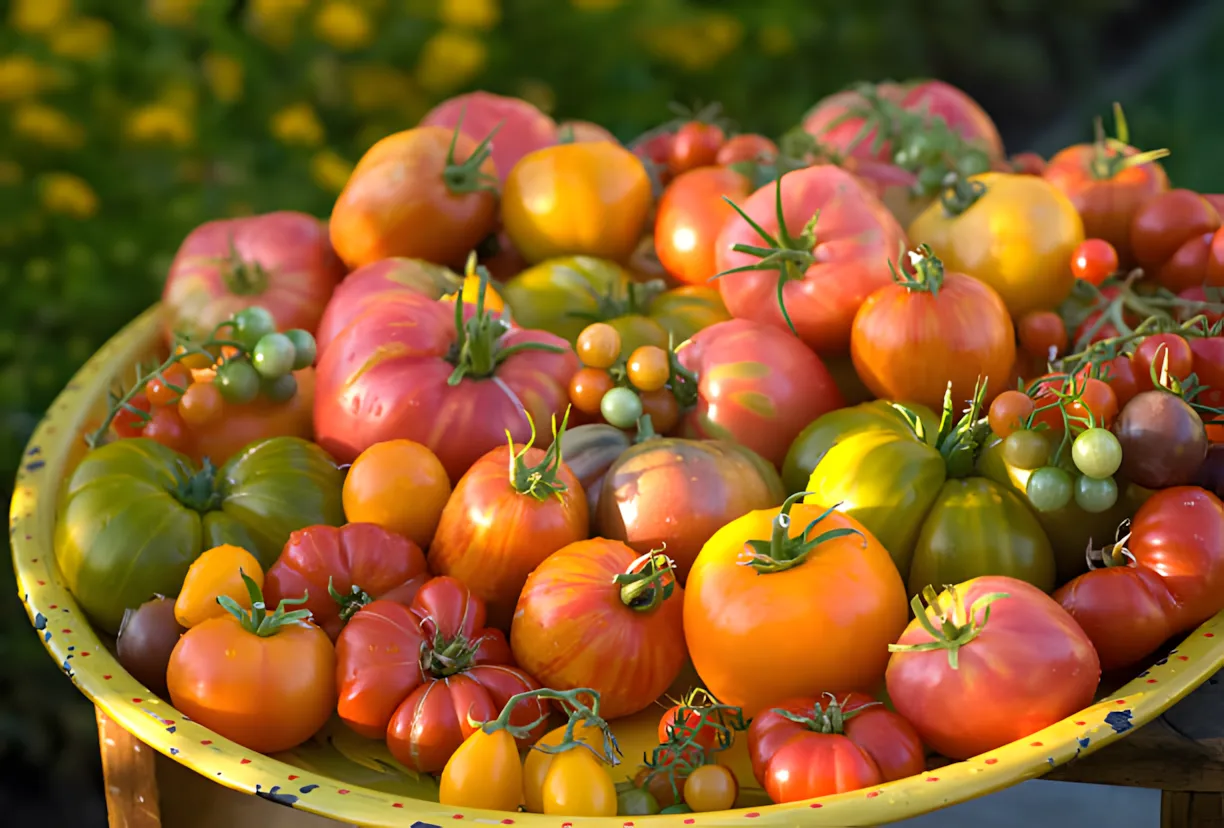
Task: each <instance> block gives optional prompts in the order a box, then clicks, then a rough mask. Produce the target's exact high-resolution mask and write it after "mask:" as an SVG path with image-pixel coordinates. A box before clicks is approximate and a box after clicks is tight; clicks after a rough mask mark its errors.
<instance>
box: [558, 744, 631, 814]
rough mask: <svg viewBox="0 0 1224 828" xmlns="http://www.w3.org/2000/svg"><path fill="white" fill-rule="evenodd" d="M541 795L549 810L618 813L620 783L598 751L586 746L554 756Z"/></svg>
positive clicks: (578, 812)
mask: <svg viewBox="0 0 1224 828" xmlns="http://www.w3.org/2000/svg"><path fill="white" fill-rule="evenodd" d="M540 796H541V798H542V799H543V801H544V807H543V809H542V810H543V812H544V813H546V814H556V815H558V816H566V817H599V816H616V785H615V784H614V783H613V782H612V777H611V776H609V775H608V771H607V770H606V769H605V768H604V766H603V764H601V763H600V761H599V759H597V758H596V757H595V754H593V753H591V751H589V750H587V749H586V748H583V747H576V748H572V749H570V750H566V751H563V752H562V753H558V754H557V755H556V756H554V757H553V760H552V762H550V763H549V765H548V773H546V774H545V775H544V784H543V786H542V787H541V789H540Z"/></svg>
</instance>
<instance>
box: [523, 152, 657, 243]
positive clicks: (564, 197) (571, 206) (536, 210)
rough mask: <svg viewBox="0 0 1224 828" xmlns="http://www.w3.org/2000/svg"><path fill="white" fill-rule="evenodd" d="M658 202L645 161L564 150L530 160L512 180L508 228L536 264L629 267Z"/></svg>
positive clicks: (538, 154) (625, 155)
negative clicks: (564, 260) (575, 259)
mask: <svg viewBox="0 0 1224 828" xmlns="http://www.w3.org/2000/svg"><path fill="white" fill-rule="evenodd" d="M652 202H653V196H652V193H651V186H650V176H649V175H647V173H646V167H645V166H643V165H642V162H641V160H640V159H639V158H638V157H637V156H636V155H634V154H633V153H632V152H630V151H629V150H627V149H625V148H624V147H622V146H619V145H617V144H611V143H608V142H606V141H597V142H589V143H581V144H558V145H556V146H552V147H545V148H544V149H540V150H536V151H535V152H533V153H530V154H529V155H527V156H525V157H523V158H522V159H521V160H520V161H519V162H518V163H517V164H515V165H514V168H513V169H512V170H510V174H509V175H508V176H507V177H506V185H505V190H504V192H503V193H502V201H501V205H502V222H503V224H504V226H505V228H506V233H507V235H508V236H509V237H510V240H511V242H513V243H514V246H515V247H516V248H518V251H519V252H520V253H522V254H523V258H524V259H526V260H527V261H528V262H529V263H531V264H535V263H537V262H542V261H544V260H545V259H549V258H553V257H557V256H573V255H584V256H595V257H598V258H601V259H612V260H614V261H618V262H623V261H627V260H628V259H629V257H630V256H632V255H633V252H634V250H635V249H636V248H637V246H638V242H639V240H640V239H641V237H642V231H643V228H644V227H645V224H646V218H647V215H648V214H649V212H650V207H651V204H652Z"/></svg>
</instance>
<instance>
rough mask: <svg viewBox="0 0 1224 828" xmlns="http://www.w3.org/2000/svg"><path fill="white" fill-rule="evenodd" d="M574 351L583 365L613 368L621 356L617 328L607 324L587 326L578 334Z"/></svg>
mask: <svg viewBox="0 0 1224 828" xmlns="http://www.w3.org/2000/svg"><path fill="white" fill-rule="evenodd" d="M574 351H575V352H576V353H577V354H578V359H580V360H582V364H583V365H587V366H590V367H591V368H611V367H612V366H613V365H614V364H616V360H618V359H619V358H620V355H621V338H620V333H618V332H617V330H616V328H614V327H612V326H611V325H609V324H607V323H606V322H596V323H594V324H592V325H587V326H586V327H585V328H583V329H582V333H580V334H578V339H577V341H576V342H575V343H574Z"/></svg>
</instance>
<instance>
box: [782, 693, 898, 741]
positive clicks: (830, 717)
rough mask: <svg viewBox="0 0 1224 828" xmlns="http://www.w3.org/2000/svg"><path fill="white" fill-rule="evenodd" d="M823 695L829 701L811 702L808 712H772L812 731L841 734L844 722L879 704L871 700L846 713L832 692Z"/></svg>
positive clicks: (843, 729) (844, 729) (844, 725)
mask: <svg viewBox="0 0 1224 828" xmlns="http://www.w3.org/2000/svg"><path fill="white" fill-rule="evenodd" d="M825 696H827V697H828V699H829V703H828V704H827V705H825V706H824V707H823V708H822V707H821V706H820V702H814V703H813V704H812V712H811V713H809V714H803V713H793V712H791V711H790V710H783V709H781V708H774V710H773V712H774V713H776V714H778V715H779V716H781V717H782V718H784V719H786V720H788V721H792V722H794V723H795V724H799V725H803V726H804V727H806V728H807V729H808V730H810V731H812V732H814V733H828V734H843V733H845V732H846V722H848V721H850V720H851V719H853V718H854V717H855V716H857V715H858V714H859V713H861V712H863V711H864V710H869V709H871V708H872V707H877V706H879V704H880V703H879V702H871V703H869V704H865V705H863V706H862V707H856V708H855V709H853V710H851V711H850V712H849V713H847V712H846V711H845V709H844V705H845V702H841V703H838V701H837V698H836V697H835V696H834V695H833V694H832V693H825Z"/></svg>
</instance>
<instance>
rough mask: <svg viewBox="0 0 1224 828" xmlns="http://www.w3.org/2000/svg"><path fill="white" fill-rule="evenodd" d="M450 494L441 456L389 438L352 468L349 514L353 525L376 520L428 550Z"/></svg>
mask: <svg viewBox="0 0 1224 828" xmlns="http://www.w3.org/2000/svg"><path fill="white" fill-rule="evenodd" d="M502 471H503V472H504V471H505V469H504V468H503V469H502ZM450 496H451V485H450V478H449V477H447V476H446V469H445V468H443V466H442V461H441V460H439V459H438V457H437V455H435V454H434V453H433V452H432V451H430V450H429V449H428V448H427V447H425V446H423V445H421V444H420V443H414V442H413V441H412V440H388V441H386V442H383V443H375V444H374V445H372V446H370V447H369V448H368V449H366V450H365V451H363V452H362V453H361V454H359V455H358V456H357V459H356V460H354V461H353V465H352V466H350V467H349V470H348V476H347V477H346V478H345V479H344V492H343V497H344V514H345V516H346V517H347V518H348V521H349V523H374V524H377V525H379V526H381V527H383V528H384V529H388V530H390V531H392V532H395V533H397V534H400V535H403V536H404V537H406V538H408V539H410V540H412V541H414V542H415V543H416V545H417V546H419V547H421V548H422V549H427V548H429V545H430V543H431V542H432V541H433V537H434V531H435V530H436V529H437V528H438V521H439V520H440V519H441V517H442V509H443V507H445V506H446V502H447V500H448V499H450Z"/></svg>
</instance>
